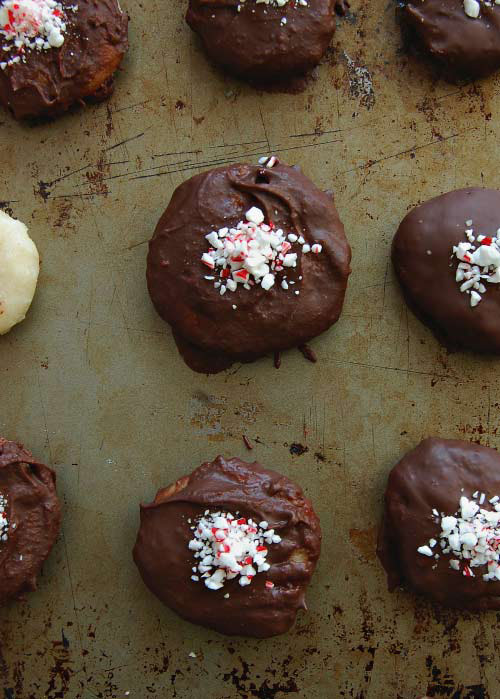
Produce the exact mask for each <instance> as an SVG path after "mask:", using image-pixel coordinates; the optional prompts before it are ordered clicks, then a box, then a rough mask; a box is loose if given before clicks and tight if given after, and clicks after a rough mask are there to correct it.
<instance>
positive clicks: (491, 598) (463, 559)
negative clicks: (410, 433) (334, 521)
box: [378, 439, 500, 610]
mask: <svg viewBox="0 0 500 699" xmlns="http://www.w3.org/2000/svg"><path fill="white" fill-rule="evenodd" d="M378 555H379V558H380V559H381V561H382V564H383V566H384V568H385V570H386V572H387V577H388V584H389V589H390V590H393V589H394V588H396V587H397V586H399V585H403V586H407V587H409V588H410V589H412V590H413V591H414V592H416V593H418V594H421V595H424V596H426V597H428V598H429V599H431V600H433V601H435V602H439V603H440V604H443V605H446V606H450V607H458V608H462V609H469V610H484V609H500V454H499V453H498V452H497V451H496V450H494V449H490V448H488V447H482V446H478V445H477V444H470V443H469V442H463V441H459V440H452V439H425V440H424V441H423V442H421V443H420V444H419V445H418V446H417V447H416V448H415V449H413V450H412V451H410V452H409V453H408V454H406V455H405V456H404V457H403V458H402V459H401V461H400V462H399V463H398V464H397V465H396V466H395V467H394V468H393V469H392V471H391V473H390V475H389V480H388V483H387V489H386V493H385V510H384V519H383V524H382V528H381V531H380V534H379V541H378Z"/></svg>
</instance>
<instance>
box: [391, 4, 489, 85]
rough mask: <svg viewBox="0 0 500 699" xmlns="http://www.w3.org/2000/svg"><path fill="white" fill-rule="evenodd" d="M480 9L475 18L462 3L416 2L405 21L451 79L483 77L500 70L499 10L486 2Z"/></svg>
mask: <svg viewBox="0 0 500 699" xmlns="http://www.w3.org/2000/svg"><path fill="white" fill-rule="evenodd" d="M479 7H480V14H479V17H477V18H476V19H473V18H472V17H469V16H468V15H467V14H466V12H465V9H464V2H463V1H462V0H413V1H410V2H408V3H407V4H406V5H405V7H404V10H403V11H402V19H403V22H405V23H406V25H407V26H408V27H409V29H410V30H411V32H412V34H413V35H414V36H415V37H416V39H417V42H418V44H419V45H420V47H421V48H422V49H423V50H424V51H425V52H426V53H427V54H429V55H430V56H431V57H432V58H434V59H437V60H438V61H439V62H440V63H441V64H443V65H444V66H445V68H446V71H447V74H448V77H449V78H460V77H464V76H470V77H480V76H482V75H486V74H488V73H491V72H492V71H494V70H497V69H498V68H500V7H498V6H496V5H495V4H491V5H487V4H486V3H485V2H483V0H481V1H480V2H479Z"/></svg>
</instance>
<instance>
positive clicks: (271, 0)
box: [237, 0, 308, 12]
mask: <svg viewBox="0 0 500 699" xmlns="http://www.w3.org/2000/svg"><path fill="white" fill-rule="evenodd" d="M245 2H246V0H240V1H239V4H238V6H237V10H238V12H241V8H242V6H243V5H244V4H245ZM254 2H255V4H256V5H274V7H285V5H287V4H288V3H290V5H291V6H292V7H297V6H300V7H307V6H308V2H307V0H254ZM249 4H250V3H249Z"/></svg>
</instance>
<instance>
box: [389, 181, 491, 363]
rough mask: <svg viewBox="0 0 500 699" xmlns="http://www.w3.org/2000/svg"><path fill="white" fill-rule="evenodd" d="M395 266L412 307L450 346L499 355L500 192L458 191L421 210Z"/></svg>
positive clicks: (397, 244)
mask: <svg viewBox="0 0 500 699" xmlns="http://www.w3.org/2000/svg"><path fill="white" fill-rule="evenodd" d="M392 259H393V263H394V268H395V271H396V274H397V276H398V279H399V281H400V283H401V287H402V289H403V293H404V295H405V298H406V300H407V302H408V304H409V305H410V307H411V308H412V309H413V310H414V311H415V313H416V314H417V315H418V316H419V317H420V318H421V320H422V321H423V322H424V323H425V324H426V325H428V326H429V327H430V328H431V329H432V330H433V332H434V333H435V334H436V336H437V337H438V338H439V339H440V340H441V341H442V342H443V343H444V344H446V345H447V346H448V347H450V348H451V349H456V348H460V347H463V348H467V349H471V350H476V351H479V352H488V353H498V352H500V286H499V285H500V191H498V190H496V189H477V188H469V189H460V190H456V191H453V192H449V193H447V194H443V195H441V196H439V197H436V198H435V199H431V200H429V201H427V202H424V203H423V204H421V205H420V206H417V207H416V208H415V209H413V210H412V211H410V213H409V214H407V216H405V218H404V219H403V221H402V222H401V224H400V226H399V229H398V231H397V233H396V235H395V237H394V241H393V246H392Z"/></svg>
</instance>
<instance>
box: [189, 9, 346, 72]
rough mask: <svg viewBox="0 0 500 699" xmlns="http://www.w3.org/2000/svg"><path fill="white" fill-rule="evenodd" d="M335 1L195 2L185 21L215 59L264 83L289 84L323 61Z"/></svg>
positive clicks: (216, 62) (331, 24) (328, 40)
mask: <svg viewBox="0 0 500 699" xmlns="http://www.w3.org/2000/svg"><path fill="white" fill-rule="evenodd" d="M334 5H335V3H334V0H307V6H303V5H301V4H299V2H291V1H290V2H287V3H286V4H285V5H284V6H283V7H278V6H277V5H276V4H274V3H273V2H271V3H269V4H266V3H265V2H262V3H257V2H255V0H246V2H240V1H239V0H214V1H211V2H206V0H190V1H189V9H188V12H187V15H186V21H187V23H188V24H189V26H190V27H191V29H193V31H195V32H196V33H197V34H198V35H199V36H200V38H201V40H202V42H203V46H204V47H205V50H206V52H207V54H208V56H209V57H210V59H211V60H212V61H213V62H214V63H215V64H216V65H218V66H219V67H221V68H222V69H223V70H225V71H227V72H228V73H231V74H233V75H236V76H238V77H240V78H243V79H245V80H250V81H256V82H258V83H259V84H265V83H276V82H287V81H290V80H291V79H293V78H296V77H301V76H303V75H304V74H305V73H307V72H308V71H309V70H311V69H312V68H314V66H315V65H316V64H317V63H319V61H320V59H321V57H322V56H323V54H324V53H325V51H326V49H327V48H328V45H329V43H330V41H331V38H332V36H333V33H334V31H335V10H334Z"/></svg>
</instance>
